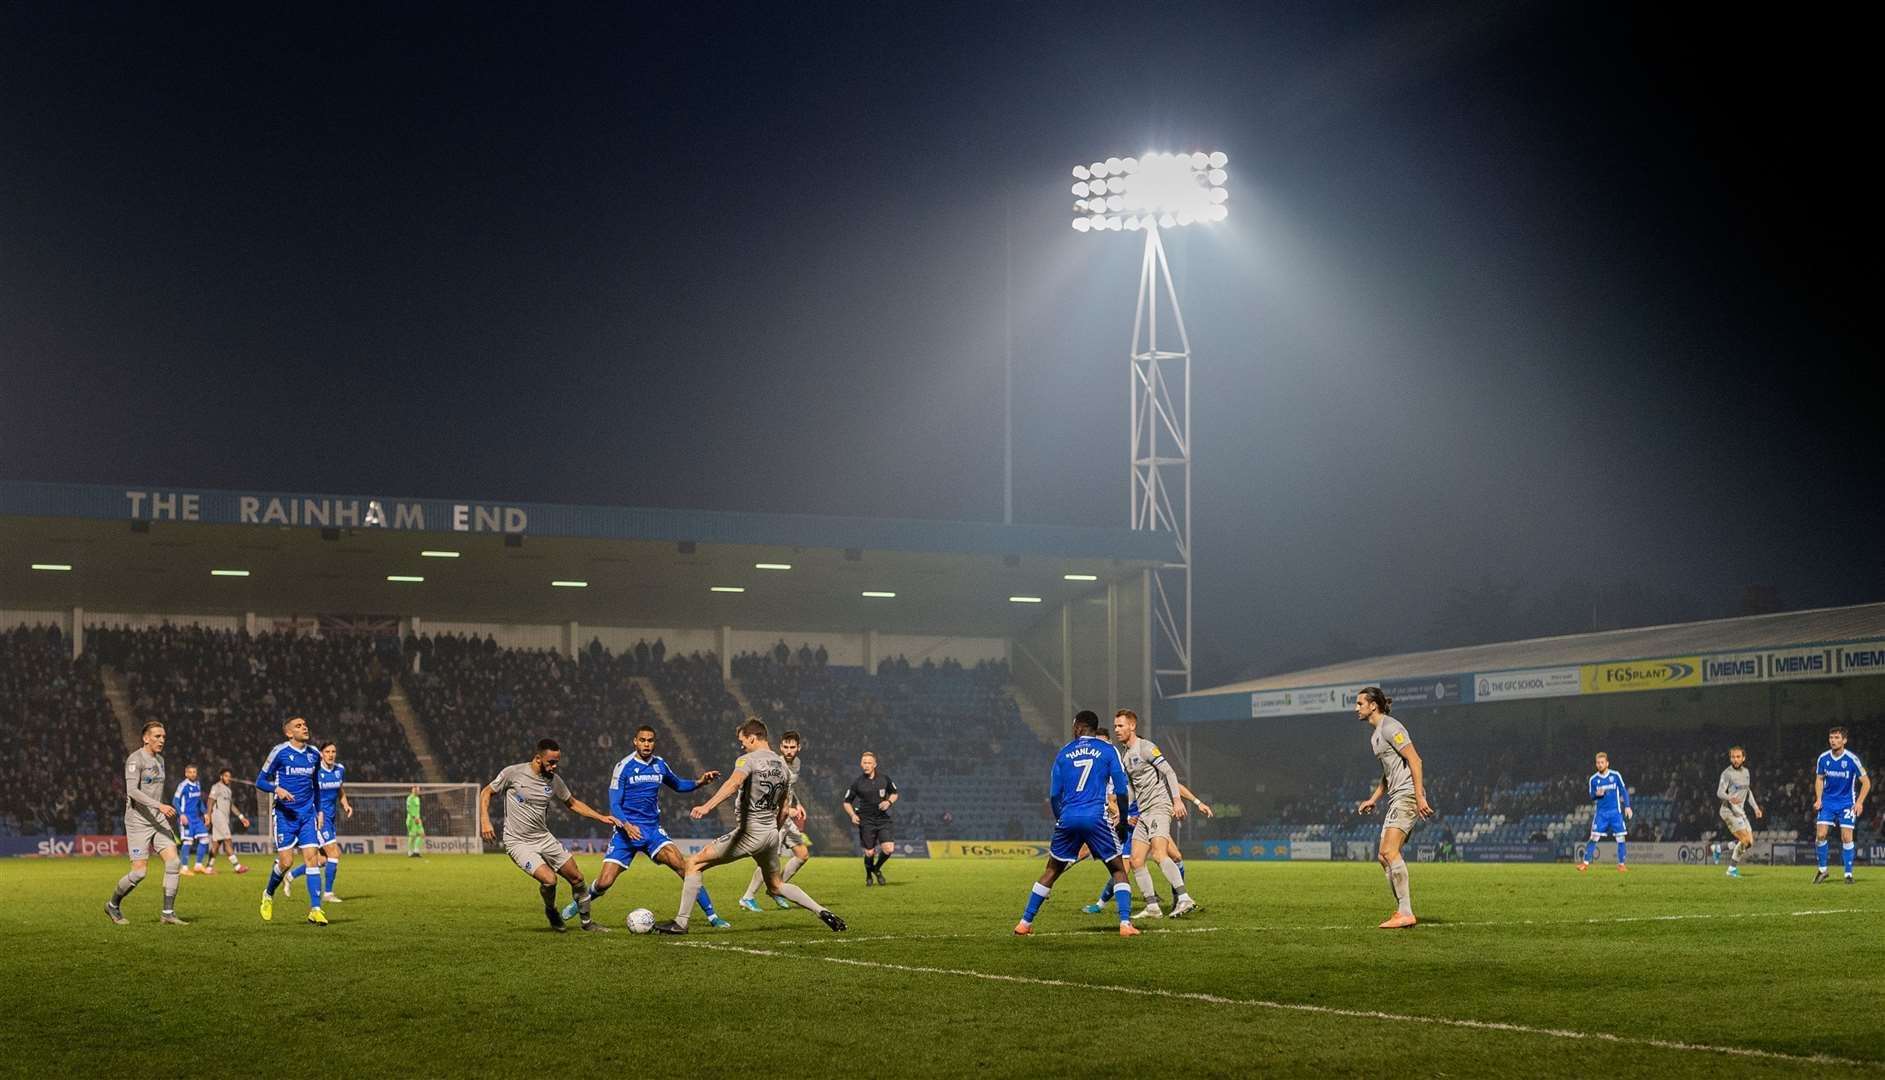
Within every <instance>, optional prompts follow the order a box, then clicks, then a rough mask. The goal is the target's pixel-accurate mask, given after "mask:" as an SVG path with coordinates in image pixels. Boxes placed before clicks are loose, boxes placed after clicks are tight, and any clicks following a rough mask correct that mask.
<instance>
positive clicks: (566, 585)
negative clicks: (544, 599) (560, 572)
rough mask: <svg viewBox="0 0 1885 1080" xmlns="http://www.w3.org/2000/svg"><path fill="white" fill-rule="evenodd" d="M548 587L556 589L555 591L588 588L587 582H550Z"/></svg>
mask: <svg viewBox="0 0 1885 1080" xmlns="http://www.w3.org/2000/svg"><path fill="white" fill-rule="evenodd" d="M550 585H551V587H553V588H557V589H587V588H588V587H589V583H588V582H587V581H573V580H564V581H552V582H550Z"/></svg>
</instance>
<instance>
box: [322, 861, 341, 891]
mask: <svg viewBox="0 0 1885 1080" xmlns="http://www.w3.org/2000/svg"><path fill="white" fill-rule="evenodd" d="M321 870H322V873H324V874H325V875H326V877H327V891H328V892H333V891H334V879H335V878H336V877H339V876H340V859H339V858H338V857H335V858H331V859H328V860H327V865H326V866H324V867H322V868H321Z"/></svg>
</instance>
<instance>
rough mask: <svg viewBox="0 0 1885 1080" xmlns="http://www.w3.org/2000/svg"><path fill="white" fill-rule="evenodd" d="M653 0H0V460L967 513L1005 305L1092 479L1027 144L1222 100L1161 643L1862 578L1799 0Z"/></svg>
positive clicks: (1866, 292)
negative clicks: (1634, 2) (1172, 584)
mask: <svg viewBox="0 0 1885 1080" xmlns="http://www.w3.org/2000/svg"><path fill="white" fill-rule="evenodd" d="M642 7H644V5H619V6H618V7H617V8H616V9H615V10H614V11H613V12H612V13H603V12H602V9H600V8H599V7H592V6H578V5H543V6H531V7H526V6H524V5H504V6H491V7H485V8H479V7H477V6H475V5H463V6H460V5H451V6H440V7H438V8H435V9H430V10H426V9H422V8H420V7H419V6H417V5H381V6H364V5H363V6H351V5H337V6H335V7H333V8H332V9H329V8H327V7H325V6H316V5H300V6H293V5H291V6H274V7H257V6H254V5H246V6H243V7H230V8H227V9H221V10H217V9H214V8H211V7H208V6H203V7H198V6H195V5H191V6H189V7H188V8H187V10H186V9H183V8H179V7H178V6H175V5H137V6H130V5H126V6H124V7H122V8H119V7H115V6H114V7H106V6H93V5H55V4H39V5H23V4H21V5H10V6H8V7H6V8H5V9H4V10H3V11H0V477H4V478H6V479H11V480H51V481H71V482H96V483H110V484H120V483H122V484H151V485H176V486H198V487H222V488H246V489H268V490H290V491H334V492H374V493H388V494H397V495H417V496H472V497H483V498H492V499H499V498H502V499H516V500H537V501H565V502H596V503H607V504H626V505H648V506H670V507H707V508H717V509H729V510H764V511H801V512H811V513H828V514H862V515H869V516H896V517H932V518H953V519H961V518H969V519H996V520H998V519H999V517H1000V515H1001V468H1002V454H1001V439H1002V419H1001V417H1002V382H1001V373H1002V356H1003V349H1004V340H1005V335H1004V316H1005V313H1006V314H1011V318H1012V326H1013V343H1014V356H1015V371H1016V374H1015V401H1016V418H1017V419H1016V467H1015V480H1016V517H1017V519H1018V520H1021V521H1024V522H1044V523H1057V524H1087V525H1123V524H1124V523H1125V503H1126V467H1125V463H1126V456H1127V447H1126V441H1127V438H1126V431H1125V412H1126V394H1127V366H1126V359H1125V356H1126V352H1127V346H1128V340H1127V339H1128V334H1129V329H1130V324H1131V316H1132V298H1133V289H1134V286H1135V274H1136V269H1137V259H1138V256H1139V248H1138V242H1137V238H1136V237H1133V236H1130V235H1126V234H1119V235H1107V236H1087V235H1078V234H1076V233H1074V232H1073V231H1072V230H1071V229H1070V228H1068V221H1069V219H1070V203H1071V198H1072V197H1071V195H1069V194H1068V185H1069V184H1070V183H1071V180H1072V178H1071V177H1070V176H1069V175H1068V170H1069V168H1070V166H1072V165H1074V164H1075V163H1078V162H1084V161H1091V160H1094V159H1097V158H1104V157H1107V156H1123V155H1127V154H1135V153H1139V152H1142V151H1145V150H1147V149H1159V148H1163V149H1182V150H1192V149H1207V150H1209V149H1222V150H1224V151H1225V152H1227V153H1228V154H1229V155H1230V159H1231V163H1230V172H1231V182H1230V186H1231V188H1232V192H1233V194H1232V201H1231V204H1230V205H1231V208H1232V216H1231V219H1230V221H1229V222H1227V223H1226V224H1225V225H1223V226H1218V227H1214V228H1211V229H1209V230H1205V229H1190V230H1181V231H1180V232H1179V233H1178V234H1175V235H1174V236H1173V238H1172V244H1171V252H1172V258H1173V263H1174V269H1175V271H1176V272H1177V274H1178V277H1179V288H1180V290H1181V294H1182V299H1183V303H1184V307H1185V315H1186V319H1187V323H1188V324H1189V327H1190V330H1191V337H1192V345H1193V348H1194V352H1195V371H1196V391H1195V393H1196V398H1197V403H1198V411H1197V414H1196V418H1195V420H1194V435H1195V440H1196V454H1197V464H1196V478H1195V482H1196V500H1197V501H1196V505H1195V515H1196V520H1195V530H1196V536H1197V552H1198V556H1197V557H1198V565H1197V573H1198V586H1199V591H1200V597H1201V599H1200V605H1199V611H1198V617H1197V619H1198V621H1197V633H1198V638H1199V650H1200V664H1201V670H1200V672H1199V676H1200V678H1199V685H1208V684H1209V683H1210V682H1212V681H1214V680H1223V679H1228V678H1232V677H1235V676H1237V675H1240V674H1243V673H1245V672H1248V671H1264V670H1273V669H1275V668H1276V667H1278V666H1279V665H1280V664H1284V663H1287V662H1297V661H1301V662H1309V661H1316V660H1336V659H1344V658H1346V655H1343V654H1353V653H1363V652H1376V651H1381V652H1393V651H1403V650H1405V649H1410V648H1415V647H1421V646H1426V645H1433V644H1443V643H1450V642H1453V641H1458V640H1462V639H1466V638H1472V637H1477V636H1485V635H1489V634H1491V635H1498V636H1510V635H1519V634H1527V633H1544V632H1556V631H1562V630H1569V629H1587V628H1590V627H1591V626H1600V625H1616V624H1617V623H1619V622H1631V621H1642V620H1646V619H1661V618H1692V617H1703V616H1711V615H1731V614H1737V613H1740V611H1741V610H1742V608H1743V603H1744V588H1745V587H1746V586H1748V585H1766V586H1771V587H1772V590H1773V594H1772V595H1774V596H1777V597H1778V601H1779V603H1780V605H1781V606H1783V607H1786V608H1798V607H1810V606H1819V605H1825V604H1837V603H1852V602H1860V601H1867V600H1878V599H1885V556H1881V554H1880V547H1879V540H1878V537H1879V536H1880V534H1881V530H1885V509H1882V508H1881V503H1880V498H1879V496H1880V492H1881V484H1880V483H1879V480H1878V470H1879V463H1880V460H1881V454H1880V432H1881V422H1880V419H1879V411H1878V409H1879V406H1878V402H1879V398H1878V396H1877V394H1876V392H1875V391H1874V390H1873V389H1872V388H1871V386H1870V382H1871V380H1872V377H1873V375H1874V373H1875V372H1876V371H1877V369H1878V367H1879V360H1880V349H1879V335H1878V332H1877V330H1876V325H1877V323H1876V321H1875V320H1873V319H1870V318H1862V312H1863V311H1865V310H1871V306H1870V304H1868V301H1870V302H1872V303H1876V300H1875V294H1876V292H1877V288H1876V285H1877V281H1878V277H1879V275H1878V272H1877V270H1876V269H1875V268H1874V262H1875V260H1876V252H1877V251H1878V249H1879V247H1880V243H1879V241H1880V239H1881V238H1880V232H1881V230H1880V226H1879V222H1878V215H1877V213H1876V211H1875V205H1874V204H1875V201H1876V190H1877V186H1878V185H1877V180H1876V176H1875V174H1874V173H1873V172H1872V171H1871V170H1870V168H1869V167H1866V166H1864V165H1863V164H1862V162H1863V161H1864V160H1865V159H1867V158H1869V157H1870V153H1871V152H1872V147H1871V145H1870V144H1871V143H1872V142H1873V141H1875V138H1876V132H1877V128H1878V121H1877V116H1876V104H1877V97H1878V95H1877V91H1876V85H1875V75H1874V74H1873V70H1874V68H1875V58H1874V57H1873V56H1872V55H1871V53H1872V48H1871V46H1870V44H1868V43H1869V42H1870V41H1872V40H1873V38H1872V35H1871V34H1870V33H1869V31H1867V30H1866V29H1865V28H1863V27H1858V26H1850V25H1842V24H1841V23H1840V22H1839V21H1838V17H1837V16H1836V15H1835V14H1834V13H1830V12H1815V11H1813V10H1812V9H1809V8H1805V7H1797V8H1794V9H1779V10H1772V11H1767V12H1764V13H1763V14H1762V15H1761V16H1760V17H1759V18H1758V19H1749V20H1747V21H1745V22H1731V21H1730V20H1732V19H1734V18H1737V17H1736V16H1732V15H1727V14H1725V13H1710V12H1709V11H1708V9H1702V8H1695V9H1692V12H1693V13H1684V12H1675V11H1669V12H1664V11H1661V10H1654V11H1652V10H1645V9H1646V8H1648V7H1649V5H1643V6H1640V7H1635V8H1626V7H1621V6H1619V7H1615V8H1603V7H1596V6H1591V5H1574V6H1573V5H1566V6H1564V7H1550V6H1544V5H1514V4H1504V3H1497V4H1485V5H1471V4H1466V5H1447V4H1436V5H1423V4H1414V5H1384V6H1378V7H1377V6H1368V5H1361V4H1336V5H1329V4H1302V5H1258V4H1251V5H1225V6H1222V7H1203V6H1174V5H1155V4H1141V5H1128V6H1118V7H1109V6H1107V5H1102V4H1082V5H1071V4H1070V5H1046V4H1021V3H1010V4H1000V5H990V6H983V7H972V6H965V5H941V4H936V5H921V6H919V5H914V4H880V5H857V6H854V7H851V8H848V9H844V10H840V9H838V8H837V7H836V6H835V5H829V6H828V5H784V4H781V5H772V6H770V7H769V8H765V9H761V8H758V7H754V8H750V9H747V8H740V7H734V6H719V7H715V6H700V7H698V8H694V7H691V6H687V5H674V6H668V7H663V8H662V9H661V10H659V11H654V10H653V9H652V7H650V11H649V13H644V12H643V11H641V10H640V9H641V8H642ZM1656 7H1657V8H1659V9H1660V8H1661V7H1662V6H1661V5H1657V6H1656ZM395 8H396V9H397V11H396V12H393V11H392V9H395ZM683 8H687V10H682V9H683ZM1724 12H1725V9H1724ZM1010 281H1011V282H1012V285H1011V286H1010V285H1009V284H1008V283H1009V282H1010ZM1461 590H1464V592H1462V591H1461ZM1487 596H1499V597H1504V598H1506V601H1507V602H1508V606H1509V607H1510V611H1509V612H1507V613H1504V614H1501V613H1500V612H1496V611H1495V612H1494V613H1492V614H1490V615H1488V614H1487V613H1486V611H1485V608H1486V606H1487V605H1486V603H1485V602H1484V601H1485V598H1486V597H1487ZM1492 606H1494V607H1497V606H1498V605H1497V604H1494V605H1492ZM1587 607H1588V608H1589V610H1585V609H1586V608H1587Z"/></svg>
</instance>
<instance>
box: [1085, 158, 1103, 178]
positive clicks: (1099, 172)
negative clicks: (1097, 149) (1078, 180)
mask: <svg viewBox="0 0 1885 1080" xmlns="http://www.w3.org/2000/svg"><path fill="white" fill-rule="evenodd" d="M1087 171H1089V172H1091V173H1092V174H1093V175H1094V176H1105V175H1106V163H1105V162H1104V161H1096V162H1094V163H1093V164H1091V165H1088V166H1087Z"/></svg>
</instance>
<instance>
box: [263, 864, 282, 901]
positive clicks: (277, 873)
mask: <svg viewBox="0 0 1885 1080" xmlns="http://www.w3.org/2000/svg"><path fill="white" fill-rule="evenodd" d="M281 879H282V873H281V864H280V863H276V864H275V865H274V866H271V867H269V868H268V887H267V888H265V889H263V890H262V895H263V896H274V895H275V890H276V889H279V888H281Z"/></svg>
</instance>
